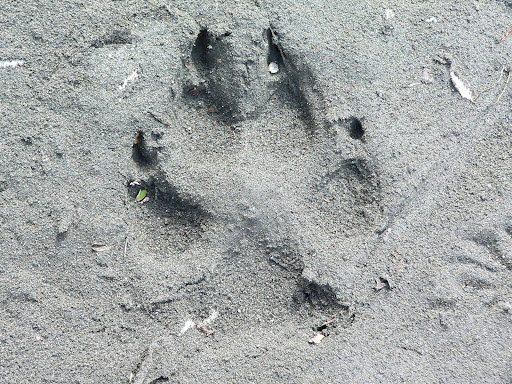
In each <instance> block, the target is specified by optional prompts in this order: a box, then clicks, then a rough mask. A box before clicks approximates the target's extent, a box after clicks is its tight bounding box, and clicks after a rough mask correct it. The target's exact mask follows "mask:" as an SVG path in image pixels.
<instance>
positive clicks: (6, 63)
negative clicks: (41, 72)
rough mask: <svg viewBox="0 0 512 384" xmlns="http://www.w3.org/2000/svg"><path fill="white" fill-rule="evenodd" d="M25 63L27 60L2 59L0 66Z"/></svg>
mask: <svg viewBox="0 0 512 384" xmlns="http://www.w3.org/2000/svg"><path fill="white" fill-rule="evenodd" d="M23 64H25V60H3V61H0V68H16V67H18V66H20V65H23Z"/></svg>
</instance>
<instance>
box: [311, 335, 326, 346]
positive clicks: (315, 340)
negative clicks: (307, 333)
mask: <svg viewBox="0 0 512 384" xmlns="http://www.w3.org/2000/svg"><path fill="white" fill-rule="evenodd" d="M324 337H325V336H324V335H322V334H321V333H317V334H316V335H315V336H313V337H312V338H311V339H309V341H308V343H309V344H320V343H321V342H322V340H323V338H324Z"/></svg>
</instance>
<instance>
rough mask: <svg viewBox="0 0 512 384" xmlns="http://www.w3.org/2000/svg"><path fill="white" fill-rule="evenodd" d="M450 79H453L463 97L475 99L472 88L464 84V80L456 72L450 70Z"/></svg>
mask: <svg viewBox="0 0 512 384" xmlns="http://www.w3.org/2000/svg"><path fill="white" fill-rule="evenodd" d="M450 79H451V80H452V83H453V86H454V87H455V89H456V90H457V91H459V93H460V95H461V96H462V97H463V98H465V99H468V100H471V101H473V95H472V94H471V90H470V89H469V88H468V87H466V86H465V85H464V83H463V82H462V80H461V79H459V78H458V77H457V75H456V74H455V72H453V71H451V72H450Z"/></svg>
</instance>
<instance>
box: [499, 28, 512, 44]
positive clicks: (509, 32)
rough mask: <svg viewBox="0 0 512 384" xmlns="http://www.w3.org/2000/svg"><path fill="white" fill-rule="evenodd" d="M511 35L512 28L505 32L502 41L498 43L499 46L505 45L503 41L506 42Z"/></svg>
mask: <svg viewBox="0 0 512 384" xmlns="http://www.w3.org/2000/svg"><path fill="white" fill-rule="evenodd" d="M511 33H512V28H510V29H509V30H508V31H507V32H505V34H504V35H503V36H501V39H500V41H499V42H498V44H501V43H503V40H505V39H506V38H507V36H508V35H510V34H511Z"/></svg>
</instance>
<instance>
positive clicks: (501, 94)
mask: <svg viewBox="0 0 512 384" xmlns="http://www.w3.org/2000/svg"><path fill="white" fill-rule="evenodd" d="M509 81H510V71H508V76H507V82H506V83H505V86H504V87H503V91H501V93H500V95H499V96H498V98H497V99H496V102H495V103H494V104H498V101H500V99H501V96H503V94H504V93H505V90H506V89H507V86H508V83H509Z"/></svg>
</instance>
